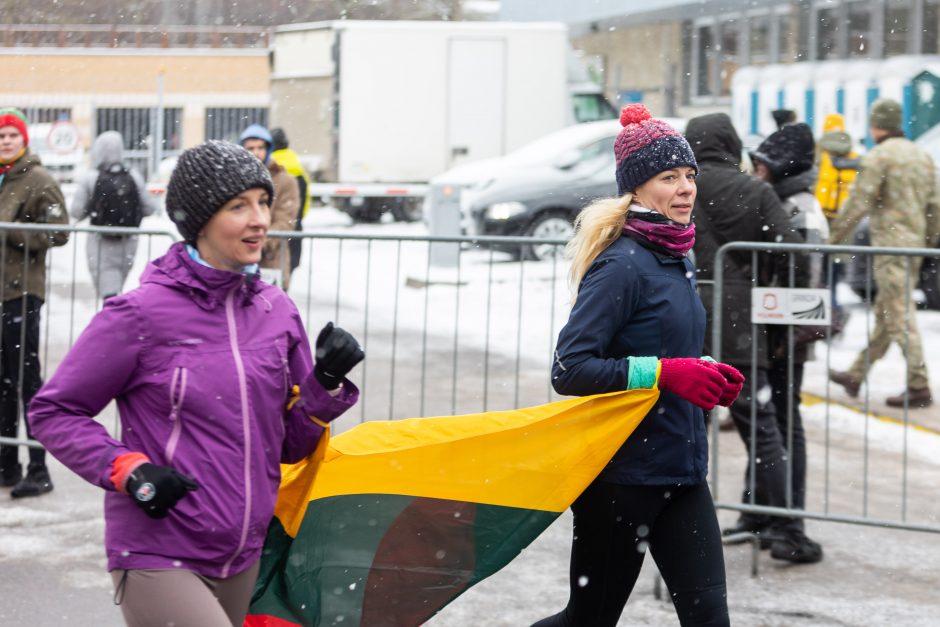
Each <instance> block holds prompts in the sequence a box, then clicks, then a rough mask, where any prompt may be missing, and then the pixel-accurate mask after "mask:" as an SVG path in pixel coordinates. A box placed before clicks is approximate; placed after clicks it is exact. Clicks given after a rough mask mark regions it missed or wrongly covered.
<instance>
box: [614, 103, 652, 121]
mask: <svg viewBox="0 0 940 627" xmlns="http://www.w3.org/2000/svg"><path fill="white" fill-rule="evenodd" d="M652 117H653V115H652V114H651V113H650V110H649V109H647V108H646V105H642V104H639V103H637V104H630V105H627V106H625V107H624V108H623V109H622V110H621V111H620V124H622V125H623V126H626V125H627V124H639V123H640V122H642V121H643V120H649V119H650V118H652Z"/></svg>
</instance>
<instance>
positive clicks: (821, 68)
mask: <svg viewBox="0 0 940 627" xmlns="http://www.w3.org/2000/svg"><path fill="white" fill-rule="evenodd" d="M849 68H850V65H849V64H848V63H846V62H844V61H822V62H820V63H819V64H817V66H816V72H815V74H814V81H813V88H814V90H815V98H814V105H815V109H814V114H813V122H814V124H813V125H812V128H813V134H814V135H815V136H817V137H819V135H821V134H822V124H823V120H824V119H825V117H826V116H827V115H829V114H830V113H841V114H843V115H844V114H845V88H844V86H843V82H844V80H845V77H846V76H847V75H848V74H849Z"/></svg>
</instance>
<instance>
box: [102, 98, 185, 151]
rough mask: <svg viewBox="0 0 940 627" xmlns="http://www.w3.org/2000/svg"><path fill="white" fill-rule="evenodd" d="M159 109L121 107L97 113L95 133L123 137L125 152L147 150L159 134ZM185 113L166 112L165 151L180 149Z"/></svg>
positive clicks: (164, 124) (164, 118) (164, 126)
mask: <svg viewBox="0 0 940 627" xmlns="http://www.w3.org/2000/svg"><path fill="white" fill-rule="evenodd" d="M156 112H157V110H156V108H150V107H120V108H101V109H96V110H95V134H96V135H100V134H101V133H103V132H105V131H117V132H118V133H120V134H121V135H122V136H123V137H124V149H125V150H131V151H147V150H150V149H151V147H152V146H153V135H154V133H156V132H157V129H156V128H154V127H155V126H156V122H157V120H156ZM182 120H183V110H182V109H181V108H164V109H163V137H162V141H161V147H162V148H163V149H164V150H179V148H180V144H181V138H182Z"/></svg>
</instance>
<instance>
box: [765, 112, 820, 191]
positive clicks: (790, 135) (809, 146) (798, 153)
mask: <svg viewBox="0 0 940 627" xmlns="http://www.w3.org/2000/svg"><path fill="white" fill-rule="evenodd" d="M815 151H816V142H815V141H814V140H813V131H812V129H810V127H809V126H808V125H807V124H805V123H803V122H800V123H798V124H787V125H786V126H784V127H783V128H781V129H780V130H779V131H776V132H774V133H771V134H770V135H769V136H768V137H767V139H765V140H764V141H762V142H761V144H760V146H758V147H757V149H756V150H754V151H752V152H751V153H750V154H751V160H752V161H761V162H763V163H765V164H767V167H768V168H770V173H771V174H773V176H774V179H777V180H779V179H782V178H784V177H786V176H794V175H796V174H801V173H803V172H805V171H807V170H809V169H810V168H812V167H813V161H814V159H815V157H816V152H815Z"/></svg>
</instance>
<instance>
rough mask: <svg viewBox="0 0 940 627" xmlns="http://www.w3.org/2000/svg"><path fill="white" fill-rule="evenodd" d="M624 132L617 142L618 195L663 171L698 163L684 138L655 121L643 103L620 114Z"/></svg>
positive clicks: (696, 168) (696, 167)
mask: <svg viewBox="0 0 940 627" xmlns="http://www.w3.org/2000/svg"><path fill="white" fill-rule="evenodd" d="M620 123H621V124H622V125H623V129H622V130H621V131H620V133H619V134H618V135H617V140H616V141H615V142H614V156H615V157H616V158H617V194H618V195H620V196H622V195H624V194H626V193H627V192H632V191H634V190H635V189H636V188H637V187H639V186H640V185H641V184H643V183H645V182H646V181H648V180H650V179H651V178H653V177H654V176H656V175H657V174H659V173H660V172H663V171H665V170H671V169H672V168H678V167H682V166H688V167H690V168H694V169H695V172H696V173H698V163H696V162H695V155H694V154H692V147H691V146H689V142H688V141H686V139H685V137H683V136H682V134H681V133H680V132H679V131H677V130H676V129H674V128H672V127H671V126H669V124H667V123H666V122H663V121H662V120H657V119H655V118H653V116H652V114H650V112H649V109H647V108H646V107H645V106H643V105H641V104H632V105H627V106H626V107H624V108H623V110H622V111H621V112H620Z"/></svg>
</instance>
